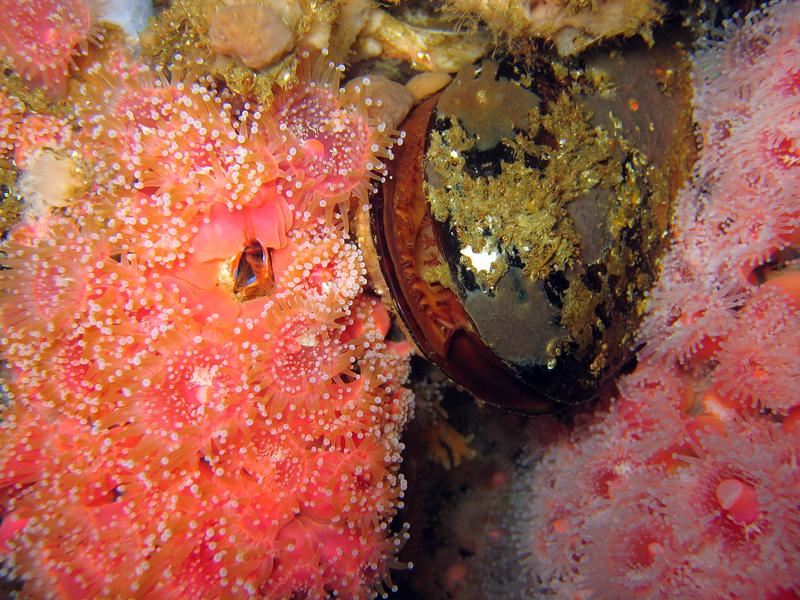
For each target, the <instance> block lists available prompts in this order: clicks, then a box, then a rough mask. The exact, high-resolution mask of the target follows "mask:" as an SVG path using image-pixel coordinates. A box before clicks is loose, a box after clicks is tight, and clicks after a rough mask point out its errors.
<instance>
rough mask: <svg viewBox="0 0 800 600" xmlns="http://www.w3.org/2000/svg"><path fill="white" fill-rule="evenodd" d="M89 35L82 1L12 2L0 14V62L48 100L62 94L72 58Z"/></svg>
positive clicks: (86, 5) (86, 10) (89, 19)
mask: <svg viewBox="0 0 800 600" xmlns="http://www.w3.org/2000/svg"><path fill="white" fill-rule="evenodd" d="M91 34H92V11H91V7H90V5H89V2H86V1H84V0H13V1H12V2H6V3H4V5H3V11H2V12H0V60H3V61H6V62H7V63H9V65H10V66H11V67H12V68H13V69H14V70H15V71H16V72H17V73H18V74H19V75H20V76H21V77H23V78H24V79H25V80H27V81H28V82H30V83H31V84H32V85H35V86H39V87H41V88H42V89H44V91H45V93H47V94H48V95H49V96H51V97H59V96H61V95H63V94H64V92H65V91H66V88H67V84H68V81H69V72H70V66H71V65H72V57H73V56H75V55H76V54H78V53H80V52H81V51H84V50H85V49H86V46H87V40H88V39H89V38H90V37H91Z"/></svg>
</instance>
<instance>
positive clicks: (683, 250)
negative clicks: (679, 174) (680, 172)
mask: <svg viewBox="0 0 800 600" xmlns="http://www.w3.org/2000/svg"><path fill="white" fill-rule="evenodd" d="M798 31H800V3H798V2H792V1H784V2H777V3H774V4H772V5H770V6H769V7H768V8H766V9H764V11H763V12H762V13H755V14H753V15H750V16H748V17H746V18H745V19H744V23H743V25H741V26H737V27H735V28H734V27H732V26H731V27H728V28H727V30H726V32H725V35H724V36H723V39H721V40H720V41H716V42H713V43H712V42H709V43H708V45H707V47H706V48H705V49H703V50H701V51H699V53H698V54H697V55H696V56H695V72H694V79H695V86H696V90H697V93H696V98H695V101H696V103H697V109H696V111H695V118H696V120H697V122H698V126H699V131H700V132H701V134H702V142H703V146H702V148H701V152H700V156H699V159H698V165H697V169H696V174H695V177H694V178H693V180H692V181H691V182H690V183H689V184H687V186H686V187H685V188H684V189H683V190H682V191H681V192H680V194H679V197H678V202H677V207H676V214H675V220H674V224H673V240H672V246H671V248H670V250H669V251H668V252H667V254H666V256H665V257H664V259H663V268H662V272H661V275H660V279H659V281H658V283H657V284H656V286H655V288H654V290H653V291H652V293H651V296H650V299H649V306H648V312H647V315H646V316H645V321H644V324H643V326H642V329H641V332H640V337H641V339H642V341H643V342H644V343H645V344H646V345H645V347H644V348H643V350H642V351H641V352H640V354H639V364H638V365H637V367H636V370H635V371H634V372H633V373H632V374H630V375H628V376H626V377H624V378H623V379H622V380H621V381H620V382H619V384H618V388H619V397H618V398H616V399H615V400H613V402H612V404H611V407H610V409H607V410H600V411H598V413H597V414H596V415H595V417H594V419H593V420H592V422H591V423H590V424H588V425H583V426H580V427H579V428H578V430H577V431H575V432H574V433H573V434H572V436H571V437H569V438H567V439H563V440H562V441H561V442H560V443H559V444H557V445H556V446H554V447H553V448H551V449H550V450H549V452H548V453H547V454H546V455H545V458H544V460H543V461H542V463H541V464H539V465H538V466H537V467H535V468H534V470H533V471H532V472H531V473H530V475H529V476H528V477H529V480H528V484H529V486H528V491H527V492H526V494H525V495H523V496H521V497H519V498H518V499H517V500H518V508H519V511H518V514H519V516H520V518H521V520H522V525H521V527H522V528H524V529H523V530H522V534H521V535H520V539H522V540H524V543H523V548H522V549H521V552H522V554H523V555H524V556H525V558H526V560H528V561H529V564H530V568H531V570H532V573H533V574H532V577H531V578H530V581H532V582H534V584H536V585H538V586H540V587H541V589H542V590H543V591H545V592H546V593H548V594H550V595H553V596H556V597H564V598H566V597H591V598H632V597H647V598H675V597H680V598H709V597H719V598H755V597H759V598H796V597H798V594H800V503H799V502H800V500H799V499H800V496H799V495H798V490H800V467H798V461H797V456H798V451H800V427H798V419H800V394H798V391H797V390H799V389H800V270H798V266H800V265H798V263H797V259H796V258H795V257H796V256H797V252H798V244H799V243H800V219H799V218H798V217H800V194H798V191H797V190H798V189H800V188H799V187H798V184H799V183H800V160H798V158H800V153H799V151H798V148H800V79H798V74H800V36H798Z"/></svg>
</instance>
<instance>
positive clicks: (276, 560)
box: [0, 48, 412, 599]
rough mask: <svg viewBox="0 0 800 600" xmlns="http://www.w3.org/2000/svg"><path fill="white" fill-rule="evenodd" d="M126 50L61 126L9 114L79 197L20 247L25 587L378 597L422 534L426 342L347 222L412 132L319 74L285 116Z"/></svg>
mask: <svg viewBox="0 0 800 600" xmlns="http://www.w3.org/2000/svg"><path fill="white" fill-rule="evenodd" d="M103 56H104V57H105V62H103V63H102V64H92V65H89V66H87V67H85V71H82V72H80V73H79V79H80V83H79V84H76V85H75V86H74V87H75V90H74V93H72V95H71V96H70V97H69V100H70V102H72V103H73V105H74V112H73V114H71V115H69V116H67V117H66V118H65V119H63V120H60V121H58V123H57V124H58V127H55V128H50V127H42V126H40V127H33V126H30V127H25V126H22V124H23V123H31V124H36V123H43V124H47V123H50V124H53V121H52V119H51V117H48V116H47V115H35V114H25V115H19V114H17V112H15V111H12V110H3V111H2V112H0V118H2V122H0V131H3V132H4V139H5V138H8V139H9V140H13V143H14V145H15V147H16V149H17V150H19V149H20V148H24V149H25V150H24V153H20V154H19V156H20V157H23V155H28V156H33V155H36V153H37V152H43V151H45V150H46V151H48V152H52V153H54V155H55V156H56V157H58V158H62V157H63V158H65V159H68V160H69V161H70V169H71V171H70V173H73V172H74V173H77V174H78V175H79V177H80V180H81V182H82V183H81V185H80V186H77V187H75V188H69V187H64V186H62V188H63V189H67V190H73V189H74V195H73V196H71V197H69V198H68V200H69V201H68V202H61V203H54V202H52V201H51V200H52V199H51V198H48V197H47V193H46V190H43V194H44V196H43V201H42V203H41V206H40V210H38V211H36V212H26V214H25V217H24V218H23V220H22V221H21V222H20V223H19V224H17V225H16V226H15V227H14V228H13V229H12V230H11V231H9V232H8V234H7V236H6V239H4V240H3V242H2V245H0V265H2V270H0V325H2V334H1V335H0V351H1V352H2V356H3V358H4V360H5V361H6V364H7V371H8V375H7V377H6V381H5V384H4V396H5V397H6V404H5V406H4V408H3V413H2V425H0V515H2V523H0V556H2V574H3V575H5V576H7V577H11V578H16V579H18V580H19V581H20V582H21V583H22V585H23V593H24V594H25V595H26V596H27V597H54V596H55V597H64V598H76V599H77V598H81V599H82V598H89V597H134V596H135V597H139V596H148V597H165V598H200V597H225V598H237V597H241V598H251V597H263V598H288V597H308V598H322V597H329V596H330V595H338V596H339V597H343V598H368V597H372V596H374V595H375V594H376V593H378V592H380V591H382V590H384V589H385V587H384V585H385V584H386V582H388V581H389V575H388V570H389V567H390V565H392V564H394V557H395V556H396V552H397V547H398V546H399V545H400V544H401V543H402V539H403V536H404V535H405V532H404V531H403V530H400V531H398V530H396V528H395V529H393V527H392V521H393V519H394V517H395V515H396V513H397V510H398V508H399V507H400V506H402V502H401V498H402V496H403V490H404V489H405V483H404V480H403V477H402V475H400V474H399V464H400V461H401V450H402V444H401V442H400V434H401V432H402V430H403V427H404V426H405V423H406V422H407V420H408V418H409V417H410V413H411V410H412V401H411V393H410V391H409V390H408V389H406V388H405V387H404V382H405V380H406V378H407V375H408V357H409V354H410V347H409V346H408V344H406V343H398V342H393V341H389V340H388V339H387V334H388V330H389V326H390V319H389V316H388V313H387V311H386V309H385V308H384V307H383V306H382V304H381V303H380V302H379V301H378V300H376V299H375V298H373V297H371V296H370V295H368V294H367V293H366V292H365V284H366V270H365V267H364V261H363V258H362V256H361V251H360V249H359V248H358V247H357V246H356V245H355V243H354V242H353V240H352V239H350V237H349V236H348V233H347V231H346V228H345V225H344V223H343V221H344V220H345V219H344V215H345V211H346V210H347V209H348V207H349V204H351V201H350V197H351V194H354V195H355V199H354V200H353V201H352V203H353V204H356V205H358V204H359V203H361V202H362V201H363V198H364V194H365V191H366V190H367V189H368V188H369V186H370V181H371V180H372V179H373V178H374V177H376V176H380V174H379V173H378V174H377V175H376V170H380V168H381V162H380V157H381V156H385V155H387V153H388V150H387V147H386V144H387V143H388V140H389V138H388V135H389V132H388V131H386V128H385V127H384V126H382V125H381V124H378V123H374V122H371V121H370V120H369V119H368V118H367V117H366V116H364V115H365V112H364V111H362V109H361V108H360V107H359V106H358V105H354V104H347V105H345V104H343V103H342V102H341V100H340V96H339V88H338V76H337V71H336V70H335V69H334V68H333V67H332V66H329V65H327V64H326V63H325V62H324V61H322V60H319V59H318V60H317V61H316V62H314V61H313V60H312V59H305V60H307V61H308V62H309V64H312V63H313V64H314V65H315V66H314V67H313V68H312V67H310V66H308V65H304V66H303V67H302V68H301V69H300V71H299V72H300V73H301V75H302V76H303V77H308V76H310V74H315V76H317V78H316V79H308V78H303V79H301V81H300V83H299V84H298V85H297V86H295V87H293V88H291V89H288V90H286V91H285V92H282V94H281V95H280V96H279V98H278V99H277V100H276V104H275V106H274V107H273V108H265V107H262V106H258V105H255V104H253V103H248V102H247V101H245V100H243V99H241V98H237V97H235V96H233V95H231V94H228V93H226V92H225V91H224V90H218V89H216V88H215V87H214V85H213V84H212V83H211V82H208V81H190V80H185V81H184V80H176V81H173V82H169V81H167V80H166V78H164V77H163V76H161V75H160V74H157V73H156V74H154V73H151V72H149V71H148V70H147V69H145V68H143V67H142V66H141V65H138V64H136V63H135V61H132V60H130V59H128V58H127V57H126V56H125V53H124V51H122V50H121V49H119V48H116V49H114V48H112V49H108V51H107V52H105V53H104V54H103ZM367 96H368V90H367V91H366V93H365V97H367ZM6 104H8V103H4V105H3V106H5V105H6ZM13 106H16V105H13ZM303 123H307V124H310V126H309V127H306V128H304V127H303V126H302V124H303ZM6 132H8V133H7V134H6ZM333 157H341V159H337V160H334V159H333ZM20 162H21V164H20V165H18V167H19V169H20V171H21V175H20V177H22V176H24V175H25V174H26V173H27V172H28V171H29V170H33V171H34V173H35V172H36V165H32V164H28V163H25V162H24V161H22V160H21V161H20ZM389 585H390V584H389Z"/></svg>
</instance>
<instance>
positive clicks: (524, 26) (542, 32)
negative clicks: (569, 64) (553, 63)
mask: <svg viewBox="0 0 800 600" xmlns="http://www.w3.org/2000/svg"><path fill="white" fill-rule="evenodd" d="M447 8H448V9H449V10H450V11H451V12H453V13H455V14H459V15H464V14H467V15H477V16H478V17H480V18H481V19H482V20H483V21H485V22H486V24H487V25H489V28H490V29H492V30H493V31H496V32H499V33H502V34H505V35H506V36H507V37H508V38H509V39H510V40H511V42H512V46H513V45H515V44H514V43H515V42H518V44H516V45H519V46H520V47H522V48H524V47H525V43H524V40H525V38H528V37H534V38H543V39H545V40H549V41H550V42H552V43H553V44H554V45H555V46H556V49H557V50H558V52H559V54H561V55H569V54H576V53H578V52H580V51H581V50H583V49H585V48H586V47H588V46H590V45H591V44H593V43H596V42H598V41H600V40H603V39H605V38H610V37H616V36H631V35H635V34H639V35H641V36H642V37H644V38H646V39H649V38H650V28H651V27H652V25H653V24H654V23H657V22H658V21H659V19H661V17H662V16H663V14H664V10H665V8H664V5H663V4H661V3H660V2H658V1H656V0H591V1H589V0H533V1H531V0H447ZM519 42H521V43H519Z"/></svg>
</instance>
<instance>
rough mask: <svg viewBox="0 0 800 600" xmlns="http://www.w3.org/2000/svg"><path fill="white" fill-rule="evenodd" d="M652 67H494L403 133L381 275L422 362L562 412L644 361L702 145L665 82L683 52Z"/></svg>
mask: <svg viewBox="0 0 800 600" xmlns="http://www.w3.org/2000/svg"><path fill="white" fill-rule="evenodd" d="M673 50H674V49H673ZM642 56H643V57H644V58H641V57H634V58H632V59H626V60H622V59H621V58H620V59H619V60H618V61H617V63H618V64H614V61H613V60H611V61H609V60H607V59H598V61H600V60H605V63H604V64H602V65H601V66H593V65H592V64H591V63H592V59H591V58H589V59H587V61H586V63H582V64H581V65H580V68H576V67H575V66H574V65H573V66H572V67H570V68H567V67H565V66H563V65H561V64H556V63H554V62H552V61H547V60H542V61H541V62H540V63H537V64H534V65H532V66H530V67H529V68H528V69H527V70H522V69H520V68H518V67H516V66H514V65H510V64H507V63H501V64H500V65H498V64H496V63H494V62H491V61H484V62H483V63H482V64H479V65H476V66H472V67H467V68H465V69H462V71H461V72H460V73H459V74H458V76H457V77H456V78H455V80H454V81H453V83H451V84H450V86H449V87H448V88H447V89H446V90H445V91H444V92H443V93H442V94H441V95H439V96H437V97H434V98H431V99H429V100H428V101H426V102H424V103H423V104H421V105H420V106H418V107H417V108H416V109H415V110H414V111H413V112H412V114H411V115H410V116H409V118H408V119H407V121H406V122H405V123H404V125H403V129H404V130H405V132H406V139H405V143H404V144H403V146H401V147H399V148H398V149H397V150H396V152H395V160H394V161H393V164H392V165H391V170H390V176H389V177H388V178H387V180H386V182H385V183H384V184H383V186H382V189H381V190H380V191H379V193H378V194H376V197H375V198H374V199H373V201H372V212H371V229H372V236H373V241H374V243H375V247H376V251H377V254H378V257H379V259H380V264H381V271H382V274H383V277H384V279H385V282H386V284H387V286H388V288H389V291H390V293H391V296H392V299H393V301H394V304H395V307H396V309H397V312H398V314H399V315H400V317H401V318H402V320H403V322H404V323H405V325H406V327H407V329H408V330H409V332H410V333H411V335H412V336H413V338H414V341H415V342H416V344H417V346H418V347H419V349H420V350H421V351H422V352H423V353H424V354H425V355H426V356H427V357H428V358H429V359H430V360H431V361H432V362H434V363H435V364H437V365H438V366H439V367H440V368H441V369H442V370H444V371H445V372H446V373H447V374H448V375H449V376H450V377H452V378H453V379H454V380H455V381H456V382H458V383H459V384H461V385H462V386H463V387H465V388H466V389H467V390H468V391H470V392H471V393H473V394H474V395H475V396H477V397H479V398H481V399H484V400H487V401H490V402H493V403H496V404H500V405H502V406H504V407H506V408H509V409H512V410H519V411H522V412H526V413H533V414H536V413H544V412H550V411H552V410H554V409H555V408H556V407H557V406H558V403H576V402H583V401H586V400H589V399H591V398H592V397H593V396H595V395H596V394H597V393H598V391H599V390H600V389H602V388H603V386H604V385H606V384H608V383H609V382H610V381H612V380H613V377H614V375H615V374H616V373H618V371H619V370H620V368H622V366H623V365H625V363H626V362H629V361H630V360H631V359H632V357H633V348H632V346H633V336H634V332H635V329H636V326H637V325H638V321H639V315H640V314H641V304H642V302H643V300H644V298H645V296H646V292H647V290H648V289H649V287H650V285H651V284H652V282H653V280H654V278H655V273H656V271H657V258H658V256H659V254H660V252H661V251H662V249H663V248H662V246H663V243H664V239H665V235H664V232H665V231H666V229H667V224H668V222H669V212H670V210H669V209H670V203H671V199H672V198H673V197H674V194H675V192H676V191H677V188H678V185H679V181H680V179H681V178H682V176H683V175H685V171H686V170H687V169H688V167H687V166H686V165H687V164H688V162H687V161H688V160H689V159H688V158H687V156H686V155H687V152H686V151H685V150H682V148H688V147H689V146H691V143H690V140H689V138H690V136H691V133H690V131H691V130H690V127H689V124H690V119H688V118H685V117H686V115H688V114H689V113H688V103H687V102H686V99H685V97H684V96H683V95H682V94H680V93H677V92H678V91H679V90H677V88H675V87H673V89H671V90H669V92H670V93H666V91H665V90H664V89H663V88H659V87H658V80H657V79H656V78H654V77H652V74H653V72H654V71H655V70H657V69H662V68H665V64H667V62H666V61H667V60H669V61H670V62H672V63H674V62H675V56H674V52H673V55H672V56H670V57H669V59H667V58H665V56H666V55H664V53H663V52H662V53H661V54H658V53H655V52H654V51H649V52H642ZM637 73H638V74H639V76H640V77H641V81H637V80H636V77H637ZM631 89H635V90H636V92H637V94H639V95H641V97H642V100H648V95H652V100H653V101H652V102H648V104H649V106H648V109H641V110H640V106H639V103H638V102H637V103H636V104H632V102H633V100H631V98H630V97H629V95H628V94H629V91H630V90H631ZM623 112H626V113H627V114H623V115H621V116H617V115H618V114H620V113H623ZM631 112H635V114H633V115H631V114H629V113H631ZM660 118H661V119H662V120H661V121H659V119H660ZM665 130H666V131H665Z"/></svg>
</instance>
